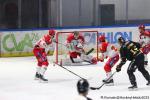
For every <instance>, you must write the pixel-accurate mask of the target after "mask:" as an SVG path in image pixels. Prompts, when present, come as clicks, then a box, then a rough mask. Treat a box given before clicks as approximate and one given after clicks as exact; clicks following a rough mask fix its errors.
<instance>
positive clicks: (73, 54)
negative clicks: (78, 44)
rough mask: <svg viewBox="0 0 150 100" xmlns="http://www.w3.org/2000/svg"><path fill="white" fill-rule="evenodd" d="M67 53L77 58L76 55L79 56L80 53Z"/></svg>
mask: <svg viewBox="0 0 150 100" xmlns="http://www.w3.org/2000/svg"><path fill="white" fill-rule="evenodd" d="M69 55H70V56H71V57H72V58H77V56H80V55H81V54H80V53H78V52H69Z"/></svg>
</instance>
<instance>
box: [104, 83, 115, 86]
mask: <svg viewBox="0 0 150 100" xmlns="http://www.w3.org/2000/svg"><path fill="white" fill-rule="evenodd" d="M105 85H106V86H114V83H109V84H105Z"/></svg>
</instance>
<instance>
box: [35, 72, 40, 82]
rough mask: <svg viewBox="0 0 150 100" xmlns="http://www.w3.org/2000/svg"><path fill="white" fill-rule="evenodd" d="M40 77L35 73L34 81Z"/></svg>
mask: <svg viewBox="0 0 150 100" xmlns="http://www.w3.org/2000/svg"><path fill="white" fill-rule="evenodd" d="M39 78H40V75H39V74H38V73H37V72H36V74H35V78H34V80H39Z"/></svg>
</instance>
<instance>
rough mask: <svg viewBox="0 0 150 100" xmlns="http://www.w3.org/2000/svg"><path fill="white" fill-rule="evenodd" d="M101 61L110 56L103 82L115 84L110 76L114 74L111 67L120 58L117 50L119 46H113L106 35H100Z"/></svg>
mask: <svg viewBox="0 0 150 100" xmlns="http://www.w3.org/2000/svg"><path fill="white" fill-rule="evenodd" d="M99 42H100V45H99V52H100V53H99V55H100V56H99V61H101V62H103V61H104V59H106V58H108V61H107V62H106V64H105V65H104V70H105V72H106V76H107V77H106V79H104V80H103V82H105V83H106V85H113V83H114V82H113V78H110V79H109V80H108V78H109V77H110V76H111V75H112V72H111V69H112V67H113V66H114V65H115V64H116V63H117V61H118V60H119V52H118V51H117V48H115V46H113V45H112V44H110V43H108V42H106V39H105V36H104V35H100V36H99Z"/></svg>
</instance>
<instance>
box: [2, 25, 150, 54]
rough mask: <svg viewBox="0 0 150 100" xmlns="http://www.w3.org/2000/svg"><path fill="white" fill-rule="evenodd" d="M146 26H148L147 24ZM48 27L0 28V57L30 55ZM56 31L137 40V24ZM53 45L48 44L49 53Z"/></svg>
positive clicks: (112, 41)
mask: <svg viewBox="0 0 150 100" xmlns="http://www.w3.org/2000/svg"><path fill="white" fill-rule="evenodd" d="M146 28H150V25H147V26H146ZM48 30H49V29H32V30H29V29H28V30H25V29H23V30H22V29H21V30H20V29H19V30H0V57H14V56H32V55H33V53H32V50H33V47H34V45H35V43H36V42H37V41H38V40H39V39H40V38H41V37H42V36H43V35H44V34H46V33H47V32H48ZM56 31H57V32H64V31H65V32H66V31H69V32H70V31H98V34H105V36H106V39H107V41H108V42H110V43H113V44H115V43H117V38H118V37H120V36H122V37H124V38H125V39H127V40H133V41H138V40H139V32H138V27H137V26H135V25H134V26H113V27H82V28H81V27H78V28H77V27H75V28H74V27H72V28H59V29H56ZM54 50H55V45H54V44H53V45H51V46H50V51H51V55H52V54H53V52H54Z"/></svg>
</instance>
